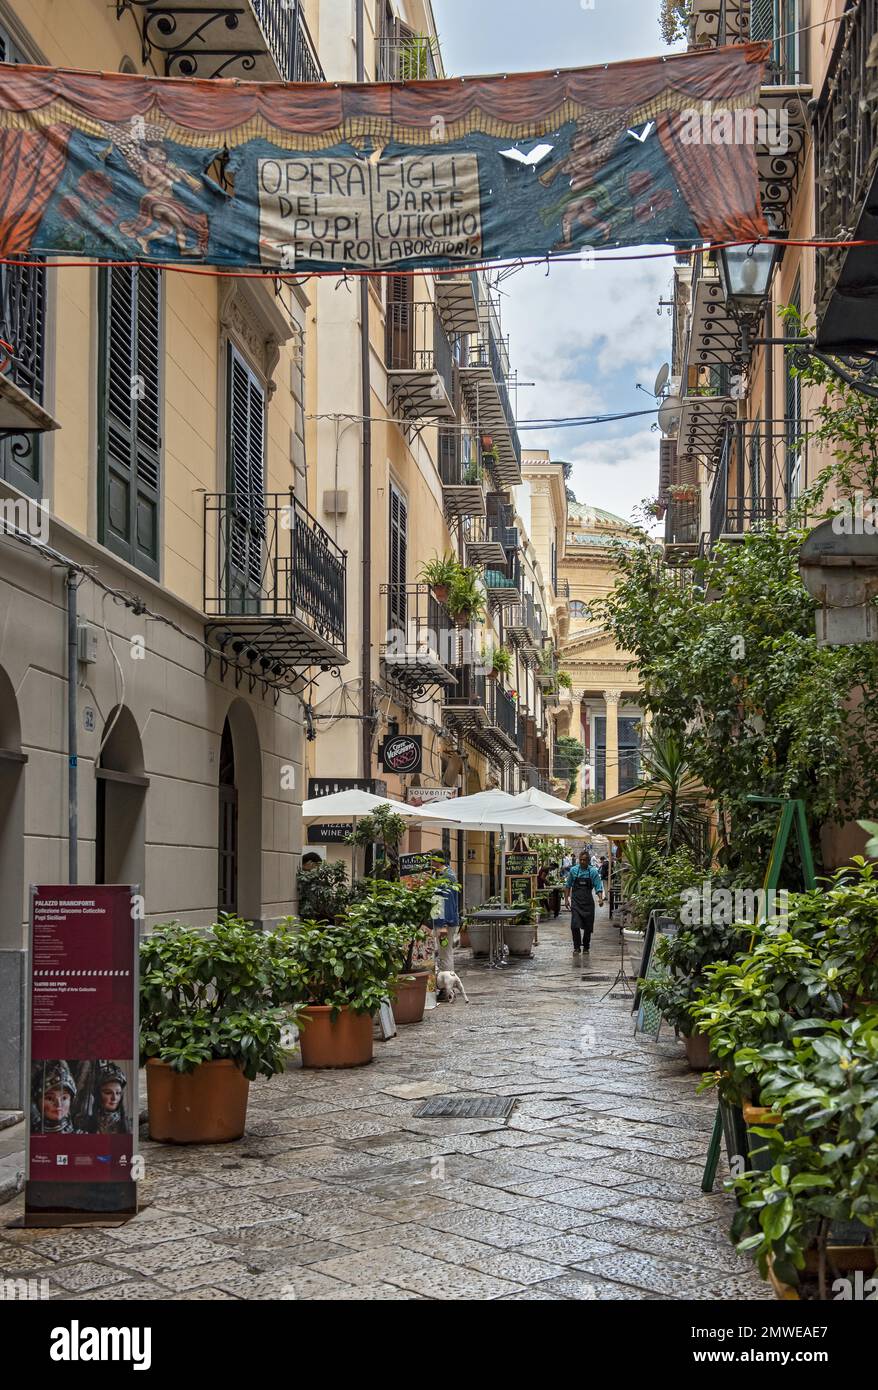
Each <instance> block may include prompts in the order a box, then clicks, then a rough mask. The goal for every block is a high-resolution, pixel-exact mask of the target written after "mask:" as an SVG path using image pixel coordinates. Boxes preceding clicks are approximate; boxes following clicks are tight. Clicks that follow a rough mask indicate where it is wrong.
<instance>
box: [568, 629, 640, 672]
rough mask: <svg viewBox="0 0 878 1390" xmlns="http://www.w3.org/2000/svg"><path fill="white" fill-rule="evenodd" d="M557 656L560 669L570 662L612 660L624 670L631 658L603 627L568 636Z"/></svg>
mask: <svg viewBox="0 0 878 1390" xmlns="http://www.w3.org/2000/svg"><path fill="white" fill-rule="evenodd" d="M559 656H560V663H561V667H562V669H565V668H566V666H567V665H569V664H570V663H572V662H587V663H590V664H591V663H594V662H595V661H601V662H604V661H607V662H613V663H614V664H616V665H618V666H619V668H620V670H622V671H624V670H626V668H627V667H628V665H629V663H630V661H631V660H632V658H631V657H630V655H629V654H628V653H627V652H621V651H620V650H619V648H618V647H617V646H616V643H615V642H614V640H613V638H612V637H611V636H610V634H609V633H608V632H605V631H604V630H603V629H594V630H592V631H590V632H582V633H579V634H576V635H575V636H573V637H569V638H568V639H567V641H566V642H564V643H562V645H561V650H560V653H559ZM632 674H633V673H632Z"/></svg>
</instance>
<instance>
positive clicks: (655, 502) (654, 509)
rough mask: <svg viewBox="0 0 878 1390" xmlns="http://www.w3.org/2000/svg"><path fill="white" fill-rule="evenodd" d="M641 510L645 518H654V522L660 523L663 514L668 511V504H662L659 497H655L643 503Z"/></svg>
mask: <svg viewBox="0 0 878 1390" xmlns="http://www.w3.org/2000/svg"><path fill="white" fill-rule="evenodd" d="M643 510H644V512H645V513H646V515H647V516H652V517H655V519H656V521H662V520H663V519H664V515H665V512H666V511H667V510H668V504H667V502H663V501H662V500H661V499H660V498H659V497H655V498H653V499H652V500H651V501H649V502H644V504H643Z"/></svg>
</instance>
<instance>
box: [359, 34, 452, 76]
mask: <svg viewBox="0 0 878 1390" xmlns="http://www.w3.org/2000/svg"><path fill="white" fill-rule="evenodd" d="M437 55H438V47H437V44H436V41H435V39H433V38H432V37H431V36H430V35H429V34H406V35H404V36H395V37H392V38H388V37H385V36H381V37H380V38H379V39H378V41H377V43H376V46H375V69H376V80H377V81H378V82H427V81H429V80H430V79H431V78H435V77H439V75H440V73H439V64H438V62H437Z"/></svg>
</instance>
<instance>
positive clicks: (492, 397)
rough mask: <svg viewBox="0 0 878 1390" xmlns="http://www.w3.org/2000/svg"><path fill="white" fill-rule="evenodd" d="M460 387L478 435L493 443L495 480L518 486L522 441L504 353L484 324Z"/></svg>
mask: <svg viewBox="0 0 878 1390" xmlns="http://www.w3.org/2000/svg"><path fill="white" fill-rule="evenodd" d="M460 384H461V390H462V392H463V395H464V397H465V399H466V402H467V406H468V407H469V411H470V414H471V416H472V418H473V419H474V420H475V422H476V425H477V427H478V429H479V431H480V432H481V433H482V434H490V435H492V437H493V439H494V447H495V452H496V455H497V459H496V465H495V467H494V469H493V471H494V474H495V477H496V478H497V480H498V481H499V482H500V483H501V484H502V485H503V486H505V487H509V486H515V485H517V484H518V483H520V482H521V440H520V439H519V436H518V429H517V428H516V424H515V412H514V411H513V409H512V401H511V400H510V398H509V390H508V388H507V385H506V368H505V365H504V358H503V353H502V352H501V349H500V346H499V344H498V342H497V337H496V334H495V333H494V331H493V329H491V328H490V326H489V325H488V324H486V323H484V322H483V324H482V331H481V333H480V334H479V335H478V336H473V337H471V338H470V339H469V341H468V344H467V348H466V352H465V354H464V357H463V360H462V361H461V362H460Z"/></svg>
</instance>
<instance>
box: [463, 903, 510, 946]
mask: <svg viewBox="0 0 878 1390" xmlns="http://www.w3.org/2000/svg"><path fill="white" fill-rule="evenodd" d="M502 906H503V904H502V902H501V901H500V897H499V895H498V894H496V893H495V895H494V896H493V897H492V898H486V900H485V901H484V902H483V903H481V904H480V905H479V907H477V908H476V909H475V911H476V912H482V911H488V910H489V909H490V908H494V907H502ZM467 931H468V933H469V944H470V946H471V948H472V953H473V955H474V956H486V955H487V954H488V952H489V950H490V948H491V925H490V923H489V922H476V921H475V920H474V919H473V916H472V914H471V915H470V916H469V917H468V918H467Z"/></svg>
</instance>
